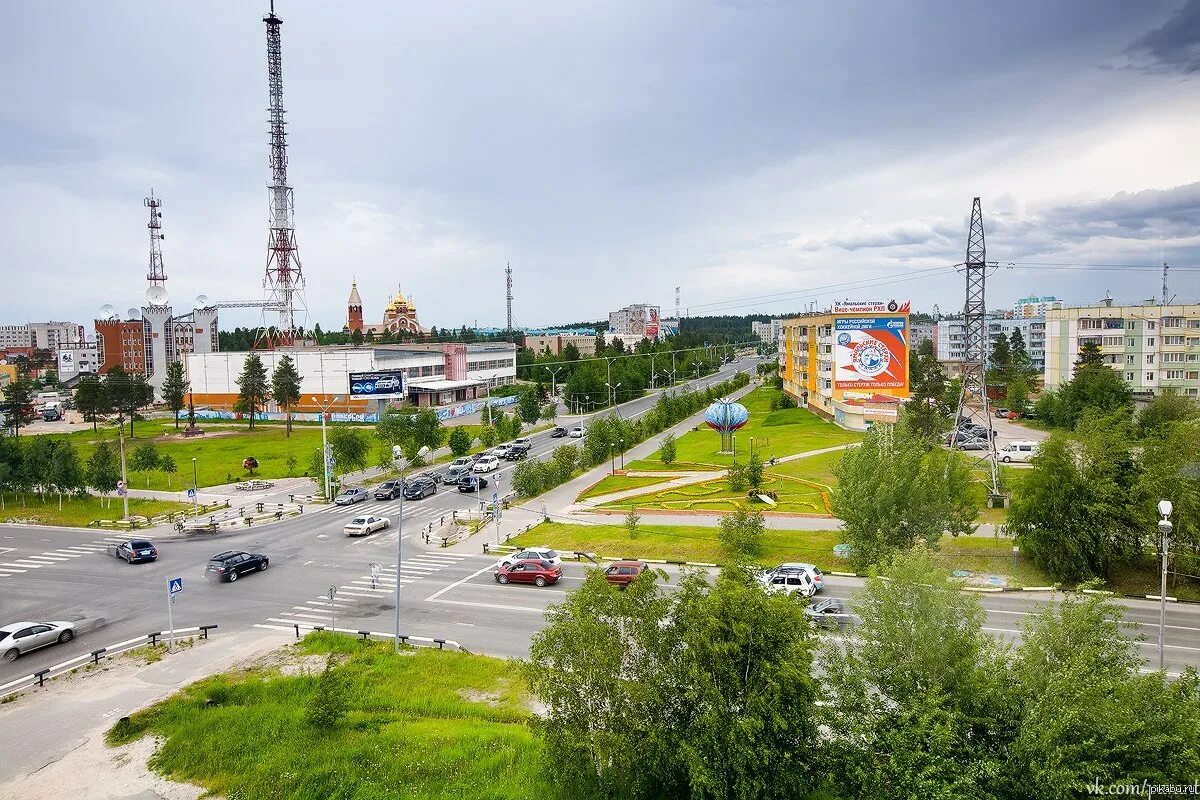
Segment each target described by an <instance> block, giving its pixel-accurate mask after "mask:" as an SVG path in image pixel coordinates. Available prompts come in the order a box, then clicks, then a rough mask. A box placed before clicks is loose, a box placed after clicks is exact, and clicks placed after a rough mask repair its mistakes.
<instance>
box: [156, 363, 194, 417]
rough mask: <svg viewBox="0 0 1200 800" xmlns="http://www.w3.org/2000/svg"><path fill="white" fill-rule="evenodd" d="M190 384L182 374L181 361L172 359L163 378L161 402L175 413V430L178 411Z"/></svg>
mask: <svg viewBox="0 0 1200 800" xmlns="http://www.w3.org/2000/svg"><path fill="white" fill-rule="evenodd" d="M191 388H192V387H191V384H190V383H188V380H187V378H185V377H184V376H183V362H182V361H172V362H171V363H170V364H168V365H167V375H166V377H165V378H164V379H163V386H162V393H163V402H164V403H166V404H167V408H169V409H171V412H172V413H173V414H174V415H175V430H179V412H180V411H183V406H184V402H183V400H184V397H185V396H186V395H187V393H188V392H189V391H191Z"/></svg>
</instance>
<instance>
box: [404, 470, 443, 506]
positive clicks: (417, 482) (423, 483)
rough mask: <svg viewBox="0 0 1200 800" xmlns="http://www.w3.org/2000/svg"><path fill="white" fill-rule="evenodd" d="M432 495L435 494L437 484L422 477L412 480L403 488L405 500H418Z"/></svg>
mask: <svg viewBox="0 0 1200 800" xmlns="http://www.w3.org/2000/svg"><path fill="white" fill-rule="evenodd" d="M433 494H437V484H436V483H434V482H433V481H432V480H431V479H430V478H426V477H425V476H423V475H422V476H418V477H416V478H413V479H412V480H410V481H409V482H408V483H407V484H406V485H405V487H404V499H405V500H420V499H421V498H423V497H429V496H430V495H433Z"/></svg>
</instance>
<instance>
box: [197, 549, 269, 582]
mask: <svg viewBox="0 0 1200 800" xmlns="http://www.w3.org/2000/svg"><path fill="white" fill-rule="evenodd" d="M270 563H271V562H270V559H268V558H267V557H266V556H264V555H263V554H262V553H244V552H242V551H241V550H226V551H225V552H224V553H217V554H216V555H215V556H213V557H212V558H210V559H209V560H208V566H206V567H205V568H204V577H206V578H208V579H209V580H212V581H217V582H220V581H229V582H230V583H232V582H233V581H236V580H237V579H238V576H239V575H244V574H246V573H247V572H261V571H262V570H265V569H266V568H267V565H268V564H270Z"/></svg>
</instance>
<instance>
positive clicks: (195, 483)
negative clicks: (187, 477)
mask: <svg viewBox="0 0 1200 800" xmlns="http://www.w3.org/2000/svg"><path fill="white" fill-rule="evenodd" d="M192 507H193V508H195V509H196V511H197V512H199V511H200V480H199V478H197V477H196V457H195V456H192Z"/></svg>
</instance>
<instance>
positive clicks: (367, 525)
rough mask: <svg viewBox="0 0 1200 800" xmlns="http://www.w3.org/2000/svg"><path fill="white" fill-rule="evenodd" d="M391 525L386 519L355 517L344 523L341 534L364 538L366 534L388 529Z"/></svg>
mask: <svg viewBox="0 0 1200 800" xmlns="http://www.w3.org/2000/svg"><path fill="white" fill-rule="evenodd" d="M391 524H392V521H391V520H390V519H388V518H387V517H375V516H365V517H355V518H354V519H352V520H350V521H349V522H347V523H346V527H344V528H342V533H344V534H346V535H347V536H366V535H367V534H368V533H374V532H375V531H381V530H383V529H384V528H389V527H391Z"/></svg>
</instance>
